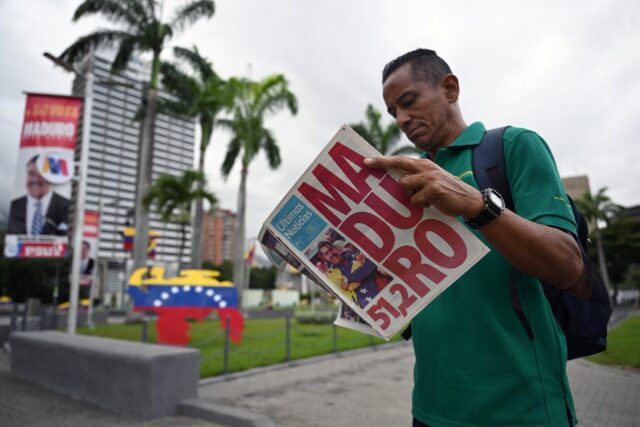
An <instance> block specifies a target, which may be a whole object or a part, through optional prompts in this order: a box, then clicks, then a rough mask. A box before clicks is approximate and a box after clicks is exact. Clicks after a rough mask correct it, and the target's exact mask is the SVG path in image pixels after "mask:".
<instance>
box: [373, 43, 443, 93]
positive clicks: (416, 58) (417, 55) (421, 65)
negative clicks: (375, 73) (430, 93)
mask: <svg viewBox="0 0 640 427" xmlns="http://www.w3.org/2000/svg"><path fill="white" fill-rule="evenodd" d="M405 64H410V67H411V77H412V78H413V79H414V80H419V81H424V82H427V83H429V84H432V85H436V84H438V83H440V81H442V79H443V78H444V77H445V76H446V75H447V74H451V68H449V64H447V63H446V62H445V61H444V59H442V58H440V57H439V56H438V54H437V53H436V51H435V50H430V49H416V50H412V51H411V52H407V53H405V54H404V55H401V56H399V57H397V58H396V59H394V60H393V61H391V62H389V63H388V64H387V65H385V66H384V69H383V70H382V83H384V82H386V81H387V79H388V78H389V76H390V75H391V74H392V73H393V72H394V71H396V70H397V69H398V68H400V67H402V66H403V65H405Z"/></svg>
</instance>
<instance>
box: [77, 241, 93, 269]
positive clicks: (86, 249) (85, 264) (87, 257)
mask: <svg viewBox="0 0 640 427" xmlns="http://www.w3.org/2000/svg"><path fill="white" fill-rule="evenodd" d="M94 264H95V261H94V259H93V258H91V244H90V243H89V242H87V241H86V240H83V241H82V252H81V253H80V274H81V275H82V276H91V275H92V274H93V266H94Z"/></svg>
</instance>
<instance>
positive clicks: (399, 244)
mask: <svg viewBox="0 0 640 427" xmlns="http://www.w3.org/2000/svg"><path fill="white" fill-rule="evenodd" d="M377 156H380V153H378V152H377V151H376V150H375V149H374V148H373V147H372V146H371V145H370V144H369V143H367V142H366V141H365V140H364V139H362V138H361V137H360V136H359V135H358V134H357V133H356V132H355V131H353V130H352V129H351V128H350V127H348V126H346V125H344V126H342V127H341V128H340V130H339V131H338V133H337V134H336V135H335V136H334V137H333V138H332V139H331V141H330V142H329V144H328V145H327V146H326V147H325V149H324V150H323V151H322V152H321V153H320V155H319V156H318V157H317V158H316V159H315V160H314V161H313V163H312V164H311V166H309V168H308V169H307V170H306V171H305V173H304V174H303V175H302V177H300V179H299V180H298V181H297V182H296V183H295V185H294V186H293V187H292V188H291V190H290V191H289V192H288V193H287V195H286V196H285V197H284V199H283V200H282V201H281V202H280V203H279V204H278V206H277V207H276V209H275V210H274V211H273V212H272V213H271V214H270V215H269V216H268V217H267V219H266V221H265V223H264V225H263V227H262V230H261V231H260V236H259V240H260V242H261V244H262V246H263V248H264V250H265V252H266V253H267V255H268V256H269V258H270V259H271V260H272V261H273V262H274V264H275V265H276V266H280V267H282V266H284V265H286V264H290V265H292V266H293V267H294V268H296V269H297V270H298V271H300V273H301V274H305V275H306V276H307V277H309V278H310V279H311V280H313V281H314V282H316V283H317V284H318V285H320V286H321V287H322V288H323V289H325V290H326V291H327V292H329V293H331V294H333V295H334V296H335V297H336V298H337V299H338V300H339V301H340V302H341V306H340V310H339V313H338V318H337V319H336V324H337V325H340V326H344V327H348V328H351V329H355V330H358V331H361V332H364V333H370V334H373V335H378V336H380V337H382V338H384V339H387V340H388V339H390V338H391V337H392V336H393V335H395V334H396V333H397V332H399V331H400V330H402V329H403V328H404V327H405V326H406V325H407V324H408V323H409V322H410V320H411V319H412V318H413V317H414V316H415V315H416V314H417V313H419V312H420V310H422V309H423V308H424V307H426V306H427V305H428V304H429V303H431V302H432V301H433V300H434V299H435V298H436V297H437V296H438V295H440V294H441V293H442V292H443V291H444V290H445V289H447V288H448V287H449V286H450V285H451V284H452V283H453V282H455V280H456V279H457V278H458V277H460V276H461V275H462V274H463V273H464V272H465V271H467V270H468V269H469V268H471V267H472V266H473V265H474V264H475V263H476V262H478V261H479V260H480V259H481V258H482V257H483V256H484V255H485V254H486V253H488V251H489V248H487V247H486V246H485V245H484V244H483V243H482V242H481V241H480V240H479V239H478V238H476V237H475V236H474V235H473V233H471V232H470V231H469V230H468V229H467V228H466V227H465V226H464V225H463V224H462V223H461V222H460V221H458V220H457V219H455V218H451V217H448V216H445V215H443V214H441V213H440V212H439V211H438V210H437V209H435V208H433V207H430V208H420V207H416V206H413V205H412V204H411V202H410V198H409V196H408V195H407V194H406V193H405V192H404V190H403V188H402V187H401V186H400V184H399V182H398V181H399V179H400V177H401V175H402V174H401V173H400V172H398V171H388V172H387V171H385V170H381V169H371V168H367V167H366V166H364V159H365V158H366V157H377Z"/></svg>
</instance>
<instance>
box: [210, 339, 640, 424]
mask: <svg viewBox="0 0 640 427" xmlns="http://www.w3.org/2000/svg"><path fill="white" fill-rule="evenodd" d="M412 367H413V350H412V348H411V346H408V345H407V346H402V347H396V348H394V349H389V350H378V351H376V352H372V351H368V352H365V353H361V354H359V355H350V356H348V357H344V358H339V359H329V360H325V361H323V362H320V363H315V364H313V365H306V366H300V367H294V368H289V369H286V370H280V371H267V372H264V373H261V374H259V375H255V376H249V377H245V378H242V379H237V380H233V381H229V382H225V383H214V384H210V385H203V386H202V387H201V388H200V398H201V399H203V400H210V401H216V402H219V403H225V404H229V405H232V404H235V405H236V406H241V407H243V408H246V409H247V410H250V411H253V412H258V413H263V414H265V415H267V416H269V417H270V418H271V419H272V420H274V421H275V423H276V424H277V425H278V426H280V427H305V426H309V427H311V426H313V427H341V426H345V427H353V426H360V425H363V426H365V425H366V426H373V427H375V426H379V427H394V426H398V427H408V426H410V425H411V417H410V415H409V411H410V406H411V398H410V395H411V378H412V376H411V370H412ZM567 370H568V374H569V382H570V384H571V389H572V391H573V397H574V400H575V404H576V410H577V415H578V418H579V420H580V423H579V425H580V426H581V427H632V426H638V427H640V372H639V371H631V370H624V369H617V368H610V367H604V366H600V365H595V364H593V363H589V362H586V361H582V360H580V361H571V362H569V364H568V368H567ZM374 372H377V373H378V376H377V377H375V378H374V377H373V375H374Z"/></svg>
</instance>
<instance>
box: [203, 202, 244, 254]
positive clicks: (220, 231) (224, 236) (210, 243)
mask: <svg viewBox="0 0 640 427" xmlns="http://www.w3.org/2000/svg"><path fill="white" fill-rule="evenodd" d="M236 226H237V222H236V214H235V213H234V212H231V211H230V210H227V209H218V210H216V211H215V212H213V213H209V212H205V213H204V215H203V219H202V260H203V261H209V262H211V263H213V264H214V265H220V264H222V262H223V261H226V260H233V248H234V247H235V233H236Z"/></svg>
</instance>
